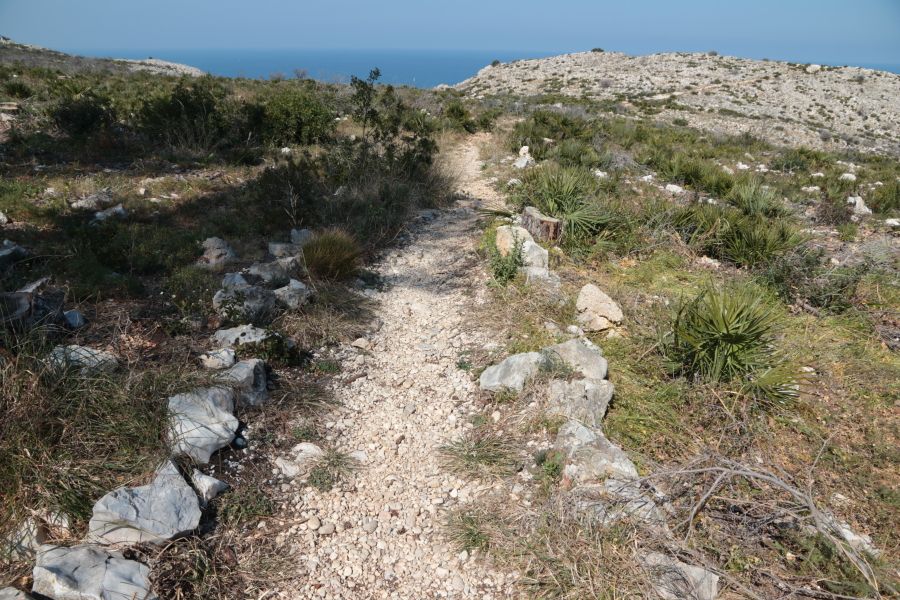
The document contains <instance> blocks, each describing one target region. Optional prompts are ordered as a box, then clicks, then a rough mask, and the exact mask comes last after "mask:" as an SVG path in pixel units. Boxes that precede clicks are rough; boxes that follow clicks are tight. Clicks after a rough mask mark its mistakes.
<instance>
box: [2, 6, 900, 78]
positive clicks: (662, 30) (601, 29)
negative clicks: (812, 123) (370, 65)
mask: <svg viewBox="0 0 900 600" xmlns="http://www.w3.org/2000/svg"><path fill="white" fill-rule="evenodd" d="M0 35H5V36H8V37H11V38H12V39H14V40H16V41H19V42H23V43H30V44H36V45H40V46H46V47H50V48H54V49H58V50H63V51H69V52H84V53H90V52H94V53H96V52H101V53H102V52H112V51H115V50H170V49H224V48H227V49H288V48H291V49H294V48H304V49H311V48H316V49H335V48H340V49H447V50H450V49H452V50H461V49H468V50H503V51H522V52H523V53H528V52H540V53H563V52H573V51H582V50H589V49H591V48H594V47H602V48H604V49H606V50H616V51H622V52H627V53H630V54H647V53H651V52H665V51H708V50H716V51H718V52H719V53H720V54H727V55H735V56H745V57H749V58H771V59H782V60H793V61H799V62H821V63H827V64H861V63H880V64H898V63H900V0H743V1H740V2H737V1H734V0H452V1H447V0H0Z"/></svg>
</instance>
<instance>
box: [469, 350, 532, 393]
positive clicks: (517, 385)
mask: <svg viewBox="0 0 900 600" xmlns="http://www.w3.org/2000/svg"><path fill="white" fill-rule="evenodd" d="M543 362H544V357H543V355H541V353H540V352H525V353H523V354H514V355H512V356H510V357H508V358H506V359H505V360H503V361H502V362H501V363H499V364H497V365H494V366H492V367H488V368H487V369H485V370H484V371H483V372H482V373H481V376H480V377H479V378H478V385H479V386H480V387H481V389H482V390H485V391H488V392H502V391H504V390H512V391H515V392H521V391H522V389H523V388H524V387H525V383H526V382H527V381H528V380H529V379H531V378H532V377H534V375H535V374H537V372H538V370H539V369H540V367H541V364H542V363H543Z"/></svg>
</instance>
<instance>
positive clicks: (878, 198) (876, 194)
mask: <svg viewBox="0 0 900 600" xmlns="http://www.w3.org/2000/svg"><path fill="white" fill-rule="evenodd" d="M866 202H867V204H868V206H869V208H871V209H872V210H873V211H875V212H877V213H882V214H890V213H894V212H897V211H900V181H897V180H896V179H894V180H893V181H889V182H887V183H885V184H884V185H881V186H878V187H876V188H875V189H874V190H872V193H871V194H870V195H869V197H868V198H867V199H866Z"/></svg>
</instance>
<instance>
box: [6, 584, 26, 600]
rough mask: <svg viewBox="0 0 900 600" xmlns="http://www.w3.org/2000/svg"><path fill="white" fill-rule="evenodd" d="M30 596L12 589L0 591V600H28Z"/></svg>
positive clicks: (7, 588)
mask: <svg viewBox="0 0 900 600" xmlns="http://www.w3.org/2000/svg"><path fill="white" fill-rule="evenodd" d="M30 598H31V596H29V595H28V594H26V593H25V592H23V591H22V590H17V589H16V588H12V587H5V588H3V589H0V600H29V599H30Z"/></svg>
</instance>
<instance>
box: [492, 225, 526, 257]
mask: <svg viewBox="0 0 900 600" xmlns="http://www.w3.org/2000/svg"><path fill="white" fill-rule="evenodd" d="M526 242H534V240H533V239H532V237H531V234H530V233H528V231H527V230H526V229H523V228H522V227H517V226H515V225H501V226H500V227H498V228H497V236H496V238H495V240H494V245H495V246H496V247H497V251H498V252H499V253H500V255H501V256H506V255H508V254H509V253H510V252H512V251H513V248H515V247H516V244H522V245H523V249H524V244H525V243H526Z"/></svg>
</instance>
